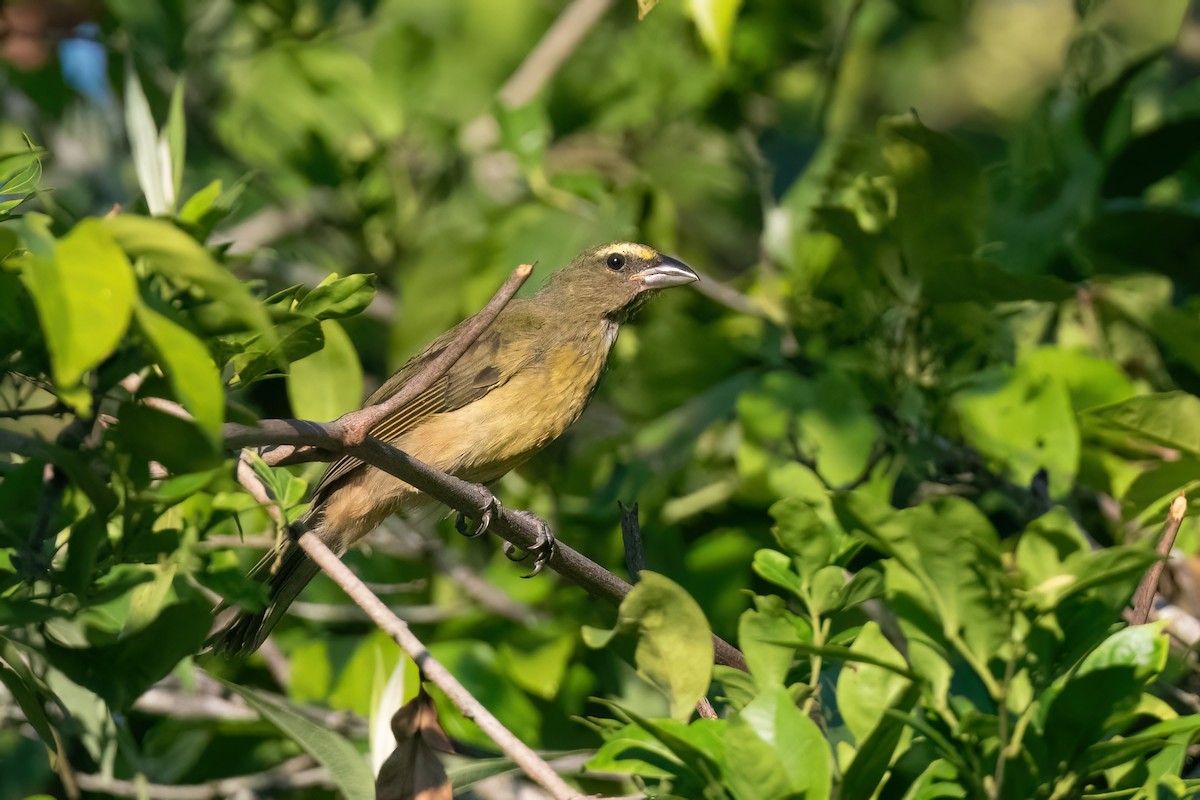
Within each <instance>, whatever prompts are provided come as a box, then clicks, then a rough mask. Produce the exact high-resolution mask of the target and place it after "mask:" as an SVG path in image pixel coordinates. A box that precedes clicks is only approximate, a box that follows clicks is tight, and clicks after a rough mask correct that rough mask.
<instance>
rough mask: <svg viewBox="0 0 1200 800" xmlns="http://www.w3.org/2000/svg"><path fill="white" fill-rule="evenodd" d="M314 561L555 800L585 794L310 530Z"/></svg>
mask: <svg viewBox="0 0 1200 800" xmlns="http://www.w3.org/2000/svg"><path fill="white" fill-rule="evenodd" d="M296 541H297V543H298V544H299V545H300V547H302V548H303V549H304V552H306V553H307V554H308V556H309V558H311V559H312V560H313V561H315V562H316V563H317V565H318V566H319V567H320V568H321V569H322V570H324V571H325V574H326V575H328V576H329V577H330V578H332V579H333V580H334V581H335V582H336V583H337V584H338V585H339V586H341V587H342V589H343V590H344V591H345V592H346V594H347V595H348V596H349V597H350V599H352V600H353V601H354V602H355V603H357V604H358V605H359V607H360V608H362V610H363V611H365V612H367V615H368V616H369V617H370V618H371V620H372V621H374V623H375V624H376V625H377V626H379V629H380V630H382V631H384V632H385V633H387V634H388V635H389V636H391V637H392V638H393V639H394V640H395V641H396V643H397V644H399V645H400V647H401V648H402V649H403V650H404V652H405V653H407V654H408V656H409V658H411V659H412V660H413V661H414V662H416V664H417V666H418V667H420V669H421V671H422V673H423V674H424V675H425V677H426V678H427V679H429V680H430V681H432V682H433V683H434V684H435V685H436V686H437V687H438V688H440V689H441V690H442V691H443V692H444V693H445V694H446V697H448V698H449V699H450V701H451V702H452V703H454V705H455V707H456V708H457V709H458V710H459V711H460V712H462V714H463V716H465V717H466V718H467V719H470V720H472V721H473V722H475V724H476V725H478V726H479V727H480V728H481V729H482V730H483V731H484V733H486V734H487V735H488V736H489V737H490V738H491V740H492V741H493V742H495V743H496V744H497V745H498V746H499V747H500V749H501V750H503V751H504V753H505V754H506V755H508V757H509V758H511V759H512V760H513V762H514V763H516V764H517V765H518V766H519V767H520V768H521V769H522V770H524V772H525V774H526V775H528V776H529V777H530V778H532V779H533V780H534V781H536V782H537V783H538V784H539V785H540V786H541V787H542V788H544V789H545V790H546V791H547V792H549V793H550V795H551V796H552V797H554V798H555V800H575V798H582V795H581V794H579V792H577V791H575V790H574V789H572V788H571V787H570V786H569V785H567V783H566V781H564V780H563V779H562V778H561V777H559V776H558V773H556V772H555V771H554V769H553V767H551V766H550V765H549V764H547V763H546V762H545V761H544V760H542V758H541V757H540V756H539V755H538V754H537V753H535V752H533V750H532V749H530V748H529V747H528V746H527V745H526V744H525V743H524V742H522V741H521V740H520V739H518V738H517V737H516V736H514V735H513V734H512V732H511V731H509V730H508V728H505V727H504V725H502V724H501V723H500V721H499V720H498V719H496V718H495V717H494V716H493V715H492V713H491V712H490V711H488V710H487V708H485V707H484V706H483V704H481V703H480V702H479V701H478V700H476V699H475V698H474V697H473V696H472V695H471V693H470V692H468V691H467V690H466V688H464V687H463V685H462V684H461V683H459V682H458V679H456V678H455V677H454V676H453V675H452V674H451V673H450V671H449V670H448V669H446V668H445V667H444V666H442V664H441V663H440V662H438V661H437V660H436V659H434V657H433V656H432V655H430V653H429V651H428V650H427V649H426V648H425V645H424V644H422V643H421V640H420V639H418V638H417V637H416V636H414V635H413V632H412V631H411V630H410V629H409V627H408V625H406V624H405V623H404V621H403V620H401V619H400V618H399V617H397V616H396V615H395V614H393V613H392V612H391V611H389V610H388V608H387V606H385V605H384V604H383V602H382V601H381V600H380V599H379V598H378V597H376V596H375V595H373V594H371V592H370V591H369V590H368V589H367V587H366V586H364V585H363V583H362V581H360V580H359V579H358V577H357V576H355V574H354V573H353V572H351V571H350V568H349V567H347V566H346V565H345V564H343V563H342V560H341V559H340V558H338V557H337V555H335V554H334V552H333V551H332V550H330V549H329V548H328V547H326V546H325V543H324V542H322V541H321V540H320V539H319V538H317V537H316V536H314V535H313V534H312V533H309V532H305V533H303V534H301V535H300V537H299V538H298V539H297V540H296Z"/></svg>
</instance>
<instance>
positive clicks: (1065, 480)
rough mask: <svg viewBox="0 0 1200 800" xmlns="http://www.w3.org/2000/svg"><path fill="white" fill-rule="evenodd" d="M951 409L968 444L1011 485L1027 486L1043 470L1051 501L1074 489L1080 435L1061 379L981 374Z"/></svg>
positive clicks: (1022, 371) (1018, 372)
mask: <svg viewBox="0 0 1200 800" xmlns="http://www.w3.org/2000/svg"><path fill="white" fill-rule="evenodd" d="M953 403H954V409H955V411H956V412H957V414H958V418H959V420H960V422H961V424H962V427H963V434H964V435H965V437H966V439H967V441H968V442H969V443H970V444H972V445H973V446H975V447H976V448H977V449H979V451H980V452H982V453H983V454H984V455H985V456H987V457H988V459H989V460H990V461H992V462H994V463H996V464H997V465H998V466H999V467H1000V468H1001V469H1003V470H1004V472H1005V473H1007V475H1008V476H1009V478H1010V480H1012V481H1013V483H1016V484H1018V485H1021V486H1028V485H1029V482H1030V481H1031V480H1033V477H1034V475H1036V474H1037V472H1038V471H1039V470H1041V469H1045V470H1046V471H1047V472H1048V473H1049V475H1050V493H1051V494H1052V495H1053V496H1055V497H1061V496H1063V495H1064V494H1066V492H1067V491H1069V490H1070V489H1071V487H1072V486H1073V485H1074V482H1075V475H1076V473H1077V472H1078V471H1079V453H1080V447H1081V445H1080V437H1079V429H1078V426H1077V425H1076V422H1075V411H1074V409H1073V408H1072V406H1071V395H1070V393H1069V392H1068V391H1067V387H1066V385H1065V383H1064V382H1063V380H1062V379H1061V378H1060V377H1058V376H1056V375H1047V374H1038V373H1037V372H1036V371H1035V370H1033V369H1030V368H1029V367H1026V366H1024V365H1022V364H1018V365H1017V368H1016V369H1015V370H1012V371H1007V372H1002V373H992V374H981V375H980V379H978V380H977V381H976V383H975V385H974V386H973V387H971V388H970V389H967V390H965V391H962V392H959V393H958V394H956V395H955V396H954V400H953Z"/></svg>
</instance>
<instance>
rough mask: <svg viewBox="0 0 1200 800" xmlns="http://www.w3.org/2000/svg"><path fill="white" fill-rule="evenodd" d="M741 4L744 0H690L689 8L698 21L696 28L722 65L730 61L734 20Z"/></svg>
mask: <svg viewBox="0 0 1200 800" xmlns="http://www.w3.org/2000/svg"><path fill="white" fill-rule="evenodd" d="M741 6H742V0H688V10H689V11H691V14H692V20H693V21H694V22H695V23H696V30H697V31H699V33H700V38H701V39H702V40H703V41H704V44H705V46H706V47H708V49H709V52H711V53H712V54H713V57H714V58H715V59H716V60H717V63H718V64H720V65H721V66H725V65H726V64H727V63H729V42H730V39H732V38H733V22H734V20H735V19H737V14H738V9H740V8H741Z"/></svg>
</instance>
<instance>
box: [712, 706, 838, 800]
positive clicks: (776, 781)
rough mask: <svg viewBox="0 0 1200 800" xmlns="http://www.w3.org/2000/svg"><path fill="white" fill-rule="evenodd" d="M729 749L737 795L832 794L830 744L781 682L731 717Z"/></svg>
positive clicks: (751, 798) (781, 797) (749, 797)
mask: <svg viewBox="0 0 1200 800" xmlns="http://www.w3.org/2000/svg"><path fill="white" fill-rule="evenodd" d="M725 747H726V751H727V752H728V755H729V767H730V772H729V776H728V782H729V784H730V785H731V787H732V788H733V789H734V791H735V793H736V794H737V796H738V797H739V798H742V799H744V800H755V799H756V798H764V797H771V798H779V800H786V798H802V797H813V798H816V797H829V796H830V791H831V789H832V774H831V763H830V762H831V754H830V751H829V745H828V743H826V741H825V737H824V736H823V735H822V734H821V730H820V728H818V727H817V726H816V723H814V722H813V721H812V720H811V719H809V718H808V715H807V714H805V713H804V712H803V711H801V710H800V709H799V708H798V707H797V706H796V703H795V701H793V699H792V696H791V693H790V692H789V691H788V690H787V689H785V688H784V687H782V686H773V687H770V688H767V689H764V690H763V691H762V692H761V693H760V694H759V695H758V697H756V698H754V700H752V701H751V702H750V704H749V705H747V706H746V707H745V708H743V709H742V711H741V713H739V714H738V715H737V716H736V717H734V718H733V719H732V720H731V721H730V723H729V727H728V728H727V729H726V731H725Z"/></svg>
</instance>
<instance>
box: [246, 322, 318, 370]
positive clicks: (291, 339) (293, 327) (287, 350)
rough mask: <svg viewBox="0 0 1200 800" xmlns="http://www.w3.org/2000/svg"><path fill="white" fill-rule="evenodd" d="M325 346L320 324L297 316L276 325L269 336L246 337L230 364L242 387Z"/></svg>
mask: <svg viewBox="0 0 1200 800" xmlns="http://www.w3.org/2000/svg"><path fill="white" fill-rule="evenodd" d="M324 343H325V336H324V334H323V333H322V329H321V323H320V322H318V321H317V320H315V319H312V318H311V317H297V318H296V319H292V320H289V321H287V322H284V323H283V324H281V325H278V326H277V327H276V328H275V329H274V330H273V331H271V335H270V336H267V335H265V334H257V335H254V336H251V337H249V340H248V341H247V342H246V343H245V345H244V346H243V349H242V352H240V353H238V354H237V355H236V356H235V357H233V358H231V359H230V361H229V363H230V365H231V366H232V367H233V368H234V371H235V372H236V373H237V376H238V381H240V382H241V383H242V384H243V385H245V384H249V383H252V382H254V381H255V380H257V379H258V378H261V377H262V376H263V375H266V374H268V373H270V372H272V371H273V370H275V369H278V368H282V367H283V366H284V365H286V364H292V363H295V362H296V361H299V360H300V359H302V358H306V357H307V356H310V355H312V354H313V353H316V352H318V351H319V350H320V349H321V347H322V346H323V345H324Z"/></svg>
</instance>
